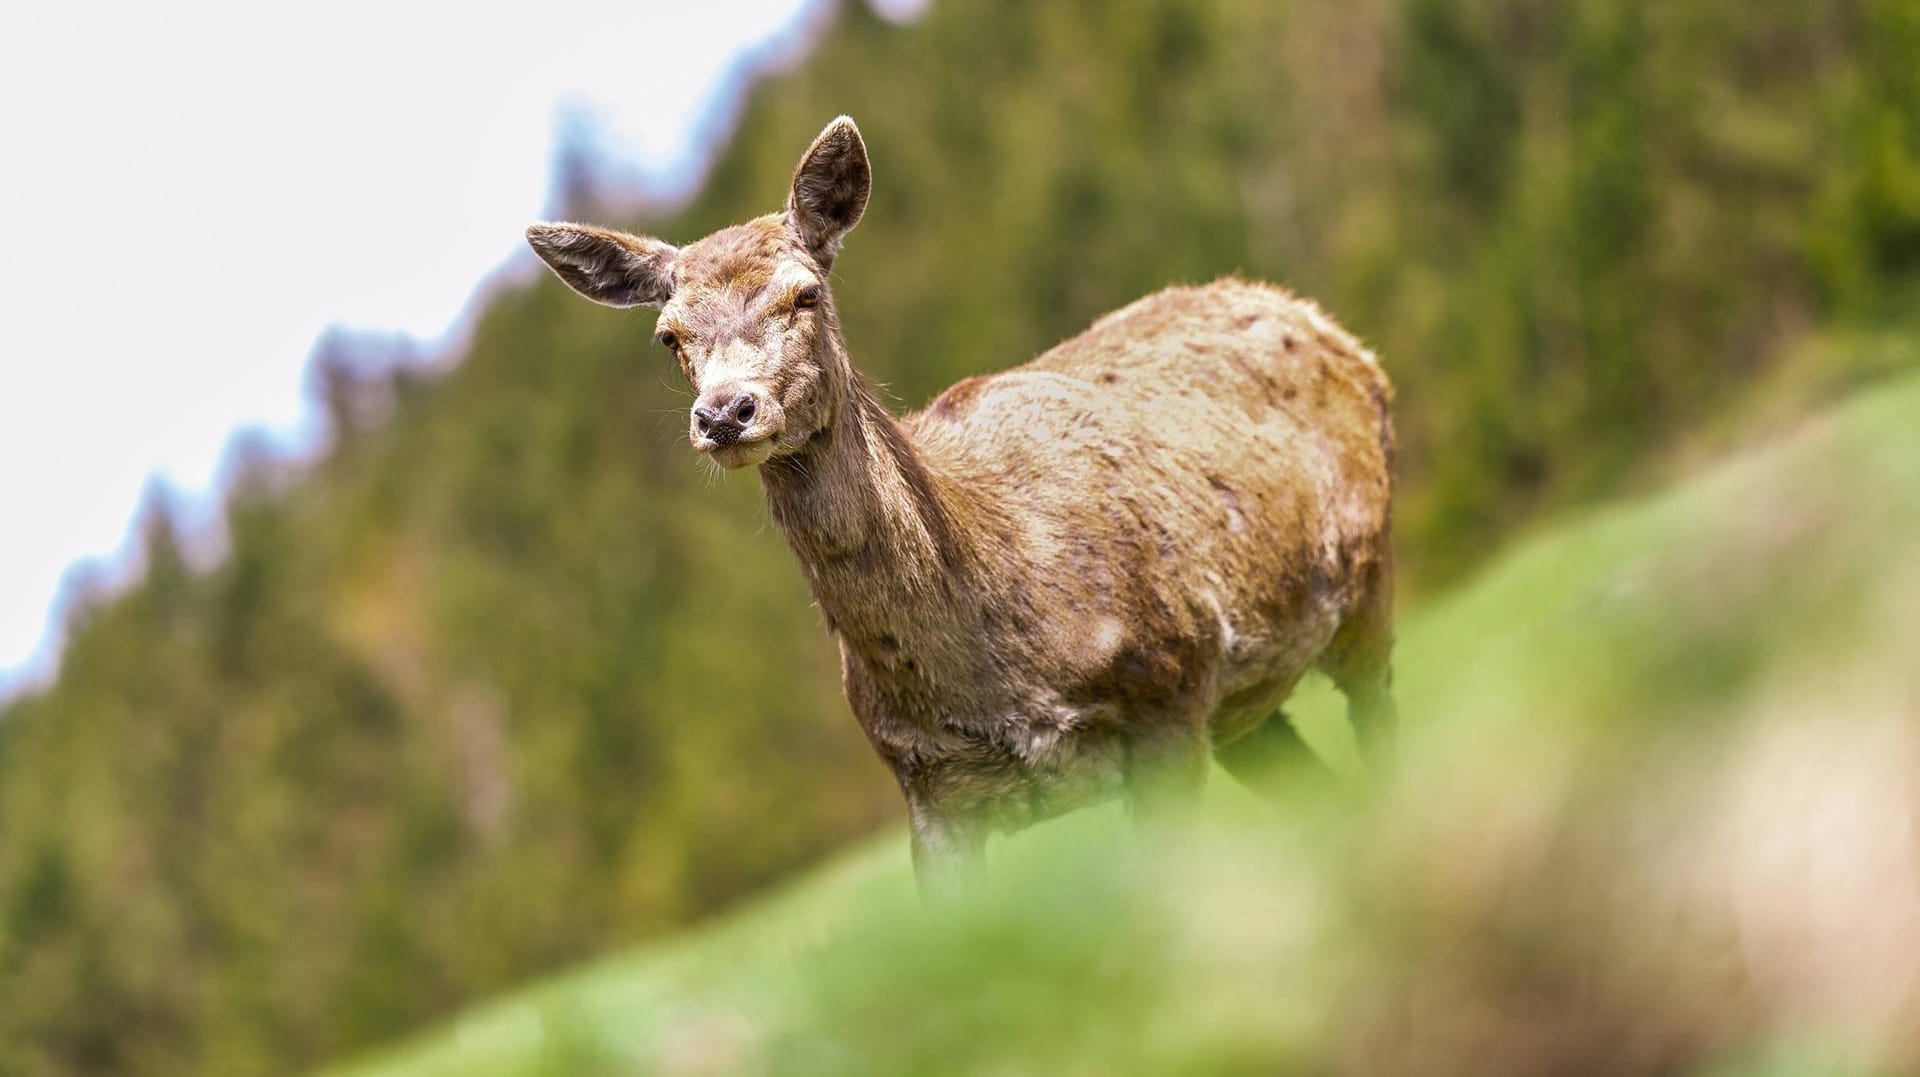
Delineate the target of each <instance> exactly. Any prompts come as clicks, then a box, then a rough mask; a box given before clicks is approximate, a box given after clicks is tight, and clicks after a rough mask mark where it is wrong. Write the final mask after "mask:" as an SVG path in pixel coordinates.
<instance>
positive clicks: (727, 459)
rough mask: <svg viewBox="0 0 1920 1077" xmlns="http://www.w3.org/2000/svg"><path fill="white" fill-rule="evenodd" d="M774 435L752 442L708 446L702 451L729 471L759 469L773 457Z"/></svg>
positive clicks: (702, 447)
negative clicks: (749, 468)
mask: <svg viewBox="0 0 1920 1077" xmlns="http://www.w3.org/2000/svg"><path fill="white" fill-rule="evenodd" d="M773 440H774V439H773V435H772V434H767V435H765V436H762V437H757V438H755V439H753V440H752V441H735V442H731V443H729V444H726V445H716V444H711V443H709V444H707V445H704V446H701V451H703V452H705V453H706V454H707V455H708V456H711V457H713V462H714V463H716V464H719V465H720V466H721V467H724V468H726V469H727V470H728V471H738V470H740V469H741V468H743V467H757V466H758V465H760V464H764V463H766V462H767V458H768V457H770V456H772V455H773Z"/></svg>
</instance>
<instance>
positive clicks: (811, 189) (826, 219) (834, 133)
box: [787, 116, 873, 266]
mask: <svg viewBox="0 0 1920 1077" xmlns="http://www.w3.org/2000/svg"><path fill="white" fill-rule="evenodd" d="M872 190H873V169H872V168H871V167H870V166H869V165H868V164H867V144H866V143H865V142H862V141H861V140H860V129H859V128H858V127H855V126H854V124H853V119H852V118H851V117H848V116H842V117H840V118H839V119H837V120H834V121H833V122H832V123H830V124H828V125H827V129H826V130H824V131H822V132H820V137H819V138H816V139H814V140H813V145H811V146H809V147H807V152H806V155H805V156H803V157H801V158H800V167H798V168H796V169H794V171H793V192H792V193H791V194H789V195H788V196H787V216H788V218H789V219H790V220H792V222H793V227H794V229H795V230H796V231H798V232H799V233H800V239H801V242H803V243H805V244H806V245H807V249H808V250H809V251H811V252H812V253H813V256H814V257H815V258H817V259H819V260H820V264H821V265H823V266H828V265H832V264H833V256H834V255H836V254H838V253H840V243H841V241H842V240H843V239H845V238H846V235H847V233H848V232H850V231H852V230H853V226H854V225H856V224H859V223H860V215H861V214H862V213H865V212H866V210H867V195H868V193H870V192H871V191H872Z"/></svg>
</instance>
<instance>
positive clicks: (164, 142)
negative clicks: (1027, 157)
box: [0, 0, 918, 697]
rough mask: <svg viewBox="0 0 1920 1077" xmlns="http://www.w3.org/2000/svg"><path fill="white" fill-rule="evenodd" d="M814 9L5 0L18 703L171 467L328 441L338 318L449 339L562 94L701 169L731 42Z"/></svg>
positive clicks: (212, 475)
mask: <svg viewBox="0 0 1920 1077" xmlns="http://www.w3.org/2000/svg"><path fill="white" fill-rule="evenodd" d="M881 6H883V7H885V8H892V9H898V10H899V11H900V12H901V13H903V14H905V13H910V11H911V9H913V8H915V7H917V6H918V5H916V4H914V3H912V0H893V2H891V3H889V4H885V5H881ZM819 10H820V8H819V2H818V0H692V2H684V0H683V2H679V3H651V2H639V0H626V2H623V3H616V2H608V0H564V2H547V3H541V4H521V5H514V9H513V10H512V11H511V12H510V11H508V10H507V9H506V8H504V7H501V6H497V5H488V4H455V3H423V4H405V3H399V2H395V0H383V2H378V3H367V2H360V0H347V2H333V3H326V4H313V5H298V6H296V5H279V4H259V3H184V4H154V3H119V4H108V5H103V6H98V7H96V6H92V5H80V4H31V5H29V4H12V5H7V6H6V8H5V13H4V14H0V160H4V161H5V165H4V167H0V215H3V216H0V236H4V240H0V242H4V244H5V246H6V248H7V252H6V255H5V257H4V258H0V697H4V695H5V693H6V689H7V687H8V686H9V685H14V686H17V685H19V684H21V683H23V682H25V681H27V680H29V679H31V678H34V677H36V676H38V675H44V673H45V671H46V669H47V668H48V667H49V665H50V661H51V659H52V656H53V654H54V651H55V649H56V641H53V640H51V639H49V638H48V637H47V632H48V631H49V630H51V629H52V628H53V627H54V622H53V620H52V619H51V618H52V615H53V613H54V611H55V609H56V605H57V596H58V592H59V587H60V580H61V577H62V575H63V573H64V572H65V571H66V569H67V568H68V567H69V566H70V565H72V564H74V563H75V562H76V561H78V560H81V559H86V558H97V557H103V556H109V555H115V553H116V550H120V551H121V553H120V554H119V556H122V557H124V556H125V553H124V550H123V549H122V543H123V539H124V538H125V536H126V535H127V532H128V525H129V523H130V522H131V520H132V517H133V514H134V512H135V510H136V508H137V506H138V504H139V501H140V496H141V491H142V489H143V487H144V486H145V485H146V484H147V482H148V481H149V479H150V477H153V476H158V477H159V478H161V479H162V480H164V481H165V482H166V483H167V484H168V485H169V486H170V487H172V488H173V489H174V490H176V491H179V492H180V493H182V494H185V495H187V496H188V498H189V500H190V502H197V503H198V508H199V510H200V512H201V513H202V514H204V512H205V511H206V509H207V506H210V505H213V504H215V503H216V502H215V500H214V499H215V497H216V496H217V488H218V482H219V477H220V461H221V457H222V453H223V450H224V449H225V448H226V446H227V444H228V441H229V439H230V438H231V437H232V435H233V434H234V433H235V431H236V430H237V429H239V428H242V427H247V426H264V427H265V428H267V429H268V430H270V431H274V432H275V433H276V434H277V435H279V439H280V440H282V441H283V442H284V443H288V444H294V445H300V444H306V443H310V442H311V441H312V440H313V439H314V437H315V436H316V434H317V432H318V431H317V423H316V422H315V421H314V420H313V419H312V417H311V416H310V415H308V406H307V401H306V397H305V394H304V392H303V384H304V379H303V371H304V365H305V362H306V358H307V354H308V351H309V349H310V347H311V345H312V344H313V342H314V339H315V338H316V336H317V335H318V334H319V333H320V332H321V330H322V329H324V328H325V327H327V326H328V325H331V324H340V325H346V326H350V327H354V328H366V329H395V330H402V331H405V332H408V333H411V334H415V335H417V336H420V337H423V338H432V337H436V336H439V335H441V334H444V333H445V332H446V331H447V330H448V329H449V327H450V326H451V325H452V323H453V322H454V320H455V319H456V318H457V317H458V316H459V314H460V311H461V308H462V306H463V305H464V304H465V302H466V300H467V299H468V297H469V294H470V293H471V291H472V289H473V288H474V286H475V285H476V284H477V283H479V281H480V280H481V278H482V277H483V276H485V275H486V274H487V273H488V272H490V271H491V270H493V269H495V268H497V267H498V266H499V265H500V264H501V263H502V262H503V261H505V260H507V259H509V258H520V257H522V251H521V247H522V241H521V239H520V234H521V231H522V229H523V228H524V227H525V226H526V225H527V224H528V223H530V222H531V221H533V220H535V219H537V217H538V215H539V213H540V211H541V210H542V208H543V207H544V206H545V204H546V201H547V194H548V191H547V181H548V179H549V170H550V166H551V161H552V151H553V132H554V129H555V121H556V118H557V117H558V116H559V115H561V114H562V112H563V111H565V110H566V109H569V108H585V109H587V110H589V111H590V112H591V114H592V115H593V117H594V120H595V124H596V127H597V129H598V130H599V131H600V132H601V133H602V135H603V145H604V148H605V149H607V150H610V151H612V153H613V154H614V155H615V156H616V157H617V158H618V159H619V160H620V162H621V165H622V168H623V170H630V171H631V172H633V173H634V174H637V175H639V176H640V177H642V178H644V179H645V180H647V181H648V182H649V184H650V185H653V186H655V187H656V188H658V189H661V190H669V191H684V190H685V189H686V187H687V186H688V184H689V183H690V182H691V181H692V180H693V179H694V178H695V176H696V175H697V169H698V165H699V163H700V160H701V156H700V155H701V149H702V148H704V146H705V144H706V143H707V142H708V141H710V140H711V139H712V138H713V137H714V135H716V134H718V133H719V132H717V131H713V130H708V129H707V128H711V127H713V125H714V124H715V123H716V122H717V120H719V119H724V118H725V117H724V115H723V113H724V109H722V108H721V107H720V106H721V105H722V103H724V102H726V101H729V100H731V97H730V90H731V88H732V87H733V85H734V82H735V81H736V80H735V79H734V78H733V77H732V76H733V74H734V73H736V72H737V65H738V64H740V63H744V62H752V61H753V60H754V59H755V58H757V57H764V56H766V55H768V54H769V53H782V52H786V51H789V50H790V48H791V44H792V43H793V42H794V41H796V39H797V38H799V37H800V36H802V28H803V27H804V26H806V25H808V24H809V22H810V21H811V19H812V18H813V17H815V16H816V15H817V14H818V12H819ZM830 118H831V117H829V116H822V117H821V122H822V123H824V122H825V121H826V120H828V119H830ZM813 133H814V132H812V131H796V132H794V138H795V140H796V147H799V146H804V145H805V143H806V140H807V139H808V138H810V137H811V136H812V135H813ZM796 152H797V149H796ZM189 507H194V506H193V505H191V504H190V506H189Z"/></svg>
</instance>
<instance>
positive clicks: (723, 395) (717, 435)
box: [693, 388, 760, 445]
mask: <svg viewBox="0 0 1920 1077" xmlns="http://www.w3.org/2000/svg"><path fill="white" fill-rule="evenodd" d="M759 410H760V405H759V402H758V401H756V400H755V399H754V396H753V394H752V393H751V392H748V391H745V390H739V389H732V388H729V389H723V390H719V391H717V392H714V393H709V394H707V395H706V396H704V397H702V398H701V399H700V403H698V404H696V405H694V408H693V428H694V429H695V430H697V431H699V433H700V436H701V437H704V438H708V439H710V440H711V441H713V443H714V444H716V445H731V444H733V443H734V442H736V441H738V440H740V435H741V434H743V433H745V432H746V430H747V427H748V426H750V425H752V423H753V417H754V415H755V414H757V413H758V412H759Z"/></svg>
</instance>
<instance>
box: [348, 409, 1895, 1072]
mask: <svg viewBox="0 0 1920 1077" xmlns="http://www.w3.org/2000/svg"><path fill="white" fill-rule="evenodd" d="M1398 656H1399V658H1398V677H1399V695H1400V700H1401V708H1402V712H1403V715H1404V717H1405V720H1406V729H1405V734H1404V737H1403V738H1402V743H1401V747H1400V752H1399V766H1398V768H1397V770H1396V771H1395V772H1394V774H1393V775H1391V776H1390V777H1387V778H1384V779H1381V780H1378V781H1348V782H1345V783H1341V784H1336V783H1331V782H1327V781H1321V780H1316V779H1315V778H1314V776H1313V775H1312V773H1310V772H1308V771H1302V772H1300V773H1298V774H1295V775H1293V776H1292V777H1293V779H1294V780H1292V781H1290V782H1289V783H1288V784H1287V785H1286V786H1285V787H1284V788H1283V789H1281V790H1279V797H1278V801H1277V804H1276V803H1274V802H1270V801H1267V800H1261V799H1256V798H1255V797H1253V796H1252V795H1250V794H1248V793H1246V792H1245V791H1243V790H1241V789H1240V788H1238V787H1237V786H1235V785H1234V784H1233V783H1232V781H1231V780H1230V779H1228V778H1227V777H1226V776H1225V775H1224V774H1217V775H1216V778H1217V781H1216V782H1215V783H1214V784H1213V785H1212V787H1211V788H1210V790H1209V795H1208V803H1207V805H1206V808H1205V810H1204V811H1203V813H1202V814H1201V816H1200V817H1199V818H1198V819H1196V820H1194V821H1193V822H1192V823H1191V824H1190V825H1184V826H1180V827H1175V828H1170V829H1169V830H1167V831H1165V832H1162V833H1157V834H1153V835H1143V836H1138V837H1136V836H1135V835H1133V834H1131V833H1130V831H1129V829H1128V828H1127V826H1126V825H1125V822H1124V820H1123V819H1122V818H1121V817H1120V815H1119V813H1118V812H1117V811H1114V810H1101V811H1093V812H1087V813H1083V814H1081V815H1079V816H1075V817H1071V818H1069V819H1066V820H1062V821H1060V822H1057V823H1055V824H1052V825H1049V826H1046V827H1042V828H1038V829H1036V830H1035V831H1032V832H1030V833H1029V834H1027V835H1023V836H1022V837H1020V838H1018V839H1015V840H1011V841H1003V842H1000V843H998V844H997V845H996V846H995V848H994V849H993V851H992V871H991V875H990V878H989V879H988V880H987V881H986V882H985V883H984V884H983V885H982V887H981V888H980V891H979V892H978V893H977V894H975V895H974V896H972V897H971V898H970V899H969V900H967V901H966V902H964V903H962V904H959V905H957V906H954V907H951V908H946V909H938V910H930V909H927V908H924V907H923V906H922V905H921V903H920V902H919V901H918V899H917V898H916V896H915V895H914V892H913V887H912V882H911V878H910V874H909V871H908V867H907V859H906V843H905V839H904V837H903V836H901V835H899V834H890V835H886V836H883V837H881V838H879V839H876V840H875V841H873V842H871V843H869V844H867V845H864V846H862V847H860V848H856V849H853V850H850V851H848V852H847V853H845V854H844V855H842V856H841V857H839V858H837V859H836V860H834V861H833V862H831V863H828V864H826V865H823V866H822V867H820V868H819V869H817V870H816V871H814V872H812V873H810V874H809V875H807V876H806V877H804V878H802V879H799V880H797V881H795V882H794V883H793V884H792V885H790V886H787V887H784V888H783V889H781V890H780V891H779V892H777V893H774V894H772V895H769V896H767V897H766V898H765V899H763V900H761V901H759V902H757V903H754V904H752V905H751V906H750V907H747V908H744V909H741V910H739V911H737V912H735V913H733V914H730V915H727V916H725V917H723V918H720V919H718V920H717V921H715V922H712V923H710V924H708V925H707V926H704V927H702V928H699V929H697V930H694V931H690V932H688V933H686V934H684V935H682V936H680V937H678V938H675V939H673V940H670V941H667V942H665V943H662V944H659V945H655V946H651V947H646V948H642V949H640V950H637V951H635V952H632V953H627V954H621V955H617V956H613V957H609V958H607V959H605V960H602V961H599V962H596V963H593V964H590V965H588V966H586V967H584V968H581V969H578V970H577V971H574V972H571V973H568V974H566V975H563V976H560V977H557V978H555V979H552V980H550V981H548V982H546V983H542V984H538V985H535V986H532V987H530V988H527V989H525V990H522V991H519V992H517V993H514V994H511V995H509V996H506V997H504V998H501V999H500V1000H498V1001H496V1002H493V1003H490V1004H488V1005H484V1006H481V1007H478V1008H476V1009H474V1010H472V1011H471V1012H469V1013H466V1014H464V1015H462V1016H460V1017H458V1018H457V1019H455V1020H453V1021H451V1022H449V1023H448V1024H446V1025H445V1026H444V1027H442V1028H439V1029H436V1030H432V1031H429V1032H428V1033H426V1034H424V1035H422V1036H421V1037H419V1038H418V1039H416V1040H415V1041H413V1042H411V1043H408V1044H404V1045H401V1046H398V1047H396V1048H394V1049H392V1050H390V1051H387V1052H385V1053H383V1054H380V1055H377V1056H375V1057H372V1058H369V1059H366V1060H363V1061H361V1062H359V1063H357V1064H354V1065H351V1066H348V1067H345V1068H343V1069H340V1070H338V1071H337V1072H338V1073H340V1074H342V1075H357V1077H434V1075H442V1074H444V1075H449V1077H451V1075H455V1074H458V1075H461V1077H470V1075H501V1077H507V1075H515V1077H520V1075H535V1074H582V1073H586V1074H594V1073H735V1072H747V1073H761V1072H765V1073H823V1074H863V1073H872V1074H891V1073H936V1072H984V1073H1004V1074H1026V1073H1031V1074H1057V1073H1066V1074H1080V1073H1084V1074H1104V1073H1153V1074H1159V1073H1176V1072H1178V1073H1222V1074H1228V1073H1248V1072H1259V1073H1274V1072H1321V1071H1342V1072H1363V1073H1378V1072H1423V1073H1452V1072H1460V1073H1467V1072H1473V1073H1485V1072H1567V1071H1580V1072H1586V1071H1596V1070H1609V1071H1621V1072H1649V1071H1654V1070H1659V1071H1662V1072H1672V1071H1675V1070H1679V1071H1690V1072H1711V1073H1716V1074H1719V1073H1785V1072H1809V1071H1820V1072H1880V1071H1883V1070H1894V1069H1902V1068H1906V1067H1912V1066H1915V1065H1916V1064H1920V1036H1917V1035H1916V1034H1915V1033H1914V1032H1913V1029H1915V1028H1916V1027H1920V1024H1916V1023H1915V1022H1914V1021H1913V1020H1912V1017H1913V1014H1912V1012H1911V1011H1912V1008H1913V1003H1914V1001H1915V1000H1917V999H1920V911H1917V910H1920V868H1916V862H1917V860H1920V851H1916V848H1915V846H1916V842H1915V839H1914V837H1913V823H1912V820H1913V819H1916V818H1920V793H1916V788H1915V786H1916V782H1920V379H1916V378H1911V377H1909V378H1906V379H1904V380H1902V381H1899V382H1894V383H1891V384H1888V385H1886V386H1883V387H1881V388H1879V389H1877V390H1874V391H1872V392H1869V393H1867V394H1864V395H1862V396H1861V397H1860V398H1858V399H1857V400H1856V401H1855V402H1854V403H1853V404H1851V405H1849V406H1847V407H1845V408H1843V409H1841V410H1839V411H1837V412H1836V413H1834V414H1832V415H1830V416H1827V417H1825V418H1823V419H1820V420H1818V421H1815V422H1813V423H1811V424H1808V425H1807V426H1806V427H1803V428H1800V429H1797V430H1794V431H1791V432H1788V433H1785V434H1783V436H1782V437H1781V439H1780V440H1779V441H1778V442H1776V443H1774V444H1772V445H1770V446H1768V447H1766V448H1764V449H1761V450H1757V451H1754V452H1751V453H1749V454H1747V455H1745V456H1743V457H1741V458H1739V459H1737V460H1735V461H1733V462H1731V463H1729V464H1726V465H1723V466H1720V467H1718V468H1716V469H1714V470H1712V471H1710V472H1708V473H1706V474H1705V475H1703V476H1701V477H1699V478H1697V479H1694V480H1692V481H1689V482H1687V483H1685V484H1683V485H1682V486H1680V487H1679V488H1677V489H1675V490H1673V491H1671V492H1670V493H1668V494H1665V495H1663V496H1660V497H1657V498H1653V499H1650V500H1647V501H1645V502H1643V503H1638V504H1632V505H1626V506H1620V507H1616V508H1613V509H1609V510H1606V511H1601V512H1596V513H1592V514H1590V515H1587V516H1585V517H1584V518H1581V519H1577V520H1573V521H1569V522H1566V523H1564V524H1563V525H1562V526H1560V527H1557V528H1555V529H1553V530H1550V531H1545V532H1542V533H1539V534H1536V535H1534V536H1532V537H1531V538H1530V539H1529V540H1528V541H1525V542H1523V543H1521V544H1519V545H1518V546H1517V547H1516V548H1515V549H1514V550H1513V551H1512V552H1511V553H1510V554H1508V555H1507V556H1505V557H1503V558H1501V559H1500V560H1498V561H1497V562H1496V564H1495V565H1494V567H1493V568H1492V569H1491V570H1490V571H1488V572H1487V573H1485V574H1484V575H1483V576H1482V577H1481V578H1480V579H1478V580H1477V581H1475V582H1474V583H1472V584H1470V585H1469V586H1467V587H1465V588H1463V589H1462V590H1461V591H1460V592H1458V593H1457V594H1456V595H1454V596H1453V597H1452V598H1450V599H1447V600H1444V601H1441V602H1437V603H1435V604H1433V605H1431V606H1430V607H1429V608H1427V609H1425V610H1422V611H1420V612H1419V613H1418V614H1417V615H1416V616H1413V617H1411V618H1409V619H1408V620H1407V623H1406V624H1405V625H1404V628H1403V632H1402V639H1401V646H1400V649H1399V652H1398ZM1293 709H1295V710H1296V711H1297V713H1299V714H1300V716H1301V720H1302V723H1303V725H1304V726H1305V727H1306V729H1307V733H1308V736H1309V739H1310V740H1312V741H1314V742H1315V743H1316V744H1317V745H1319V746H1321V747H1322V749H1323V750H1324V751H1325V752H1326V753H1327V754H1328V755H1329V757H1330V758H1333V759H1335V760H1336V761H1341V762H1343V763H1344V762H1345V761H1347V760H1350V758H1351V756H1350V746H1349V744H1348V742H1347V741H1346V739H1345V731H1344V726H1343V725H1342V723H1341V721H1340V719H1339V717H1338V702H1337V698H1336V697H1335V696H1333V694H1332V693H1331V691H1330V690H1328V689H1326V688H1325V687H1324V686H1319V685H1315V686H1312V687H1311V688H1310V689H1309V690H1308V691H1307V692H1306V693H1305V695H1304V698H1302V699H1300V700H1299V701H1297V703H1296V704H1295V705H1294V708H1293ZM527 885H528V886H531V887H537V886H539V880H537V879H529V880H528V881H527ZM552 900H553V901H555V902H557V903H561V904H564V903H565V901H566V895H565V894H564V893H556V894H553V895H552Z"/></svg>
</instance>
